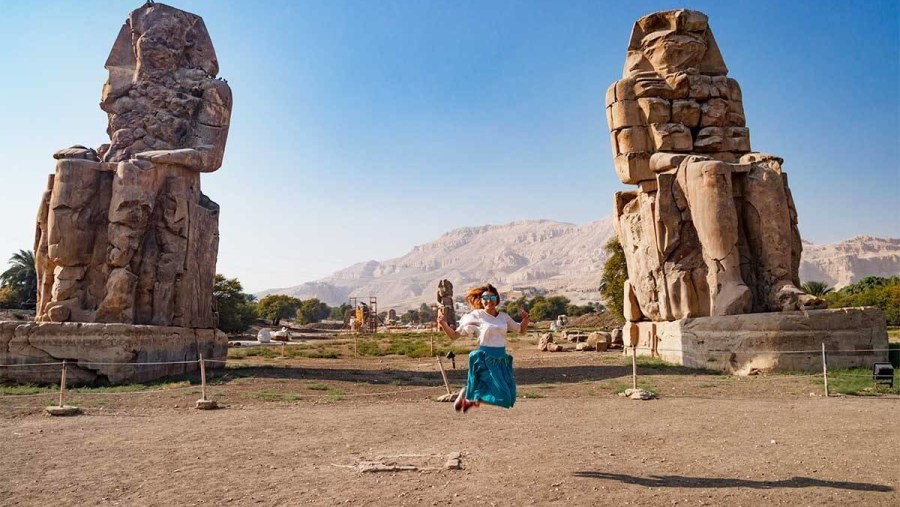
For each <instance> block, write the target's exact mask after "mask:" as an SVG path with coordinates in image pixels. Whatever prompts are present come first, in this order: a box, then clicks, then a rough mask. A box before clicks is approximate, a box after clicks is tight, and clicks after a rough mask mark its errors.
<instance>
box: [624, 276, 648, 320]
mask: <svg viewBox="0 0 900 507" xmlns="http://www.w3.org/2000/svg"><path fill="white" fill-rule="evenodd" d="M623 290H624V297H623V298H622V308H623V312H624V314H625V320H626V321H628V322H637V321H639V320H641V319H642V318H643V317H644V315H643V314H642V313H641V306H640V304H639V303H638V299H637V295H636V294H635V293H634V287H632V286H631V282H630V281H628V280H625V287H624V289H623Z"/></svg>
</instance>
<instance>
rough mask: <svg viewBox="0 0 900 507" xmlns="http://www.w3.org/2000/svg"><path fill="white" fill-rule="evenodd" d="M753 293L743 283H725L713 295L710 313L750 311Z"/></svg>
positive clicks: (738, 313)
mask: <svg viewBox="0 0 900 507" xmlns="http://www.w3.org/2000/svg"><path fill="white" fill-rule="evenodd" d="M752 300H753V294H752V293H751V292H750V287H747V285H745V284H743V283H733V282H732V283H725V284H724V286H720V287H719V291H718V292H717V293H716V294H715V295H714V296H713V301H712V304H713V307H712V312H711V314H712V315H715V316H721V315H740V314H742V313H747V312H748V311H750V303H751V302H752Z"/></svg>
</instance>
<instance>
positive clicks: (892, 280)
mask: <svg viewBox="0 0 900 507" xmlns="http://www.w3.org/2000/svg"><path fill="white" fill-rule="evenodd" d="M897 283H900V276H892V277H889V278H885V277H883V276H867V277H865V278H863V279H861V280H860V281H858V282H856V283H854V284H850V285H848V286H846V287H844V288H843V289H841V292H843V293H845V294H860V293H863V292H866V291H869V290H872V289H876V288H878V287H884V286H886V285H893V284H897Z"/></svg>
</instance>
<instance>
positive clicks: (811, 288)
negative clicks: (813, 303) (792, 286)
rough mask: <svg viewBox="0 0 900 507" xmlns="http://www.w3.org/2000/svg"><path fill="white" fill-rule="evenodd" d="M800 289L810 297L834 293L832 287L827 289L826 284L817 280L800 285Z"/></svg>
mask: <svg viewBox="0 0 900 507" xmlns="http://www.w3.org/2000/svg"><path fill="white" fill-rule="evenodd" d="M801 288H802V289H803V290H804V291H806V293H807V294H809V295H811V296H824V295H825V294H828V293H829V292H832V291H834V287H829V286H828V284H827V283H825V282H821V281H819V280H812V281H809V282H806V283H804V284H803V285H801Z"/></svg>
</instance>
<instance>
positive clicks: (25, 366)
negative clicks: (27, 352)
mask: <svg viewBox="0 0 900 507" xmlns="http://www.w3.org/2000/svg"><path fill="white" fill-rule="evenodd" d="M57 364H63V362H62V361H59V362H56V363H12V364H0V368H29V367H32V366H52V365H57Z"/></svg>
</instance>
